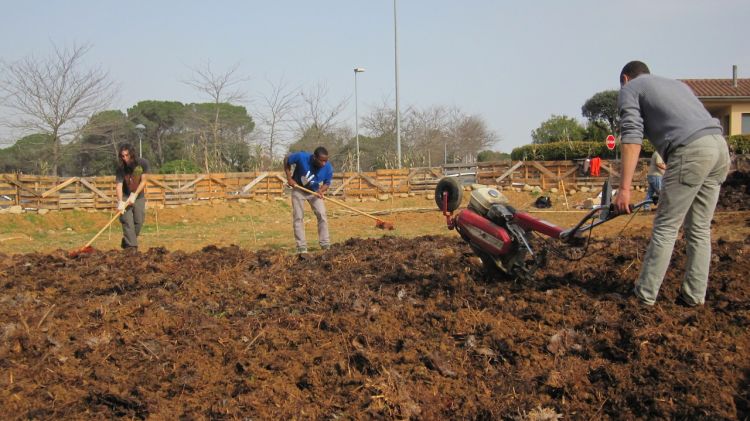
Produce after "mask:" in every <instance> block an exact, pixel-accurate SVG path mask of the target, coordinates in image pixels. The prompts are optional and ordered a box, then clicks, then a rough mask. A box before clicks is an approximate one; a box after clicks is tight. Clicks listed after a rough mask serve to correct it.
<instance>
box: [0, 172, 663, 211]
mask: <svg viewBox="0 0 750 421" xmlns="http://www.w3.org/2000/svg"><path fill="white" fill-rule="evenodd" d="M647 167H648V160H641V162H639V167H638V170H637V172H636V177H635V179H634V184H636V185H639V186H643V185H645V181H646V171H647ZM444 175H455V176H458V177H460V178H461V180H462V182H463V183H465V184H469V183H480V184H487V185H496V186H502V187H519V186H522V185H524V184H530V185H534V186H541V187H542V188H543V189H548V188H550V187H557V185H558V183H559V181H560V180H562V181H564V183H565V185H566V187H568V188H579V187H580V186H589V187H596V186H600V185H601V183H602V182H603V180H604V179H606V178H607V177H609V176H610V175H611V176H612V177H613V178H614V179H615V180H617V178H618V177H619V174H618V173H617V172H616V171H615V170H614V169H613V168H612V165H611V164H610V162H608V161H602V165H601V172H600V176H598V177H592V176H590V174H588V173H586V172H584V171H583V162H582V161H513V162H511V161H503V162H490V163H477V164H471V165H460V164H459V165H455V164H453V165H447V166H445V167H438V168H411V169H400V170H377V171H375V172H366V173H335V175H334V179H333V183H332V185H331V188H330V189H329V192H330V193H331V194H333V195H335V196H338V197H359V198H362V197H375V196H378V195H384V194H390V195H397V194H403V193H416V194H431V193H432V192H433V191H434V189H435V185H436V184H437V182H438V181H439V180H440V178H442V177H443V176H444ZM284 183H285V178H284V173H283V172H247V173H221V174H218V173H217V174H152V175H150V176H149V177H148V184H147V188H146V198H147V199H148V201H149V202H151V203H156V204H162V205H167V206H169V205H183V204H190V203H196V202H199V201H210V200H238V199H242V198H264V199H269V198H272V197H278V196H282V195H284V193H285V191H284ZM115 198H116V195H115V178H114V176H101V177H70V178H64V177H45V176H36V175H24V174H0V207H7V206H12V205H20V206H22V207H24V208H30V209H60V210H62V209H73V208H83V209H108V208H111V207H112V205H113V203H114V201H115Z"/></svg>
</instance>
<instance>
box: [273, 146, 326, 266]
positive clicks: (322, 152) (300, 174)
mask: <svg viewBox="0 0 750 421" xmlns="http://www.w3.org/2000/svg"><path fill="white" fill-rule="evenodd" d="M292 165H294V172H292ZM284 172H285V173H286V179H287V183H289V185H290V186H291V187H292V226H293V228H294V240H295V241H296V242H297V253H298V254H304V253H307V240H306V239H305V222H304V216H305V208H304V205H305V201H307V202H308V203H310V207H312V210H313V212H314V213H315V217H316V218H317V219H318V241H319V243H320V248H322V249H323V250H327V249H328V248H330V247H331V238H330V236H329V235H328V217H327V215H326V205H325V201H324V200H323V195H324V194H325V192H326V191H327V190H328V188H329V187H330V186H331V180H332V179H333V166H331V163H330V162H328V151H327V150H326V148H324V147H322V146H318V147H317V148H315V151H314V152H313V153H310V152H305V151H302V152H295V153H292V154H289V155H287V156H286V157H284ZM296 186H302V187H304V188H306V189H308V190H311V191H313V192H315V194H310V193H307V192H304V191H302V190H300V189H298V188H296Z"/></svg>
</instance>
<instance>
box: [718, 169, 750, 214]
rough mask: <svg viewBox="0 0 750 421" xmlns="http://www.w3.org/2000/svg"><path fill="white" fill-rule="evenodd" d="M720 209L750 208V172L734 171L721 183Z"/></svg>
mask: <svg viewBox="0 0 750 421" xmlns="http://www.w3.org/2000/svg"><path fill="white" fill-rule="evenodd" d="M717 209H719V210H750V173H747V172H742V171H734V172H732V173H731V174H729V176H728V177H727V179H726V181H725V182H724V184H722V185H721V193H720V194H719V203H718V204H717Z"/></svg>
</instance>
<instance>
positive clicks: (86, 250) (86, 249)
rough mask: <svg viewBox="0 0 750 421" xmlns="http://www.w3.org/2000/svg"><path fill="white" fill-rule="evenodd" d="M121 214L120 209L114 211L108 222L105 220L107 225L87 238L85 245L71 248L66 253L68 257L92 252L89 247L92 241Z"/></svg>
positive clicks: (92, 249) (91, 248)
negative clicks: (76, 248)
mask: <svg viewBox="0 0 750 421" xmlns="http://www.w3.org/2000/svg"><path fill="white" fill-rule="evenodd" d="M121 214H122V211H120V210H118V211H117V212H115V216H113V217H112V219H110V220H109V222H107V225H105V226H104V227H102V229H100V230H99V232H97V233H96V235H95V236H94V238H92V239H91V240H89V242H88V243H86V245H84V246H83V247H81V248H80V249H78V250H73V251H71V252H70V253H68V256H69V257H78V256H80V255H81V254H90V253H93V252H94V248H93V247H91V244H92V243H93V242H94V241H96V239H97V238H99V236H100V235H102V233H103V232H104V231H105V230H106V229H107V228H109V226H110V225H112V223H113V222H115V219H117V217H119V216H120V215H121Z"/></svg>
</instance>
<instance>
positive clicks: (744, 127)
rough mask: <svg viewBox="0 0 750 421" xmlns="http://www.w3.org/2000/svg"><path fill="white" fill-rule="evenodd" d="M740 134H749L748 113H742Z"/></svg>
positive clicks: (749, 118) (749, 122) (749, 115)
mask: <svg viewBox="0 0 750 421" xmlns="http://www.w3.org/2000/svg"><path fill="white" fill-rule="evenodd" d="M742 134H750V114H748V113H744V114H742Z"/></svg>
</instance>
